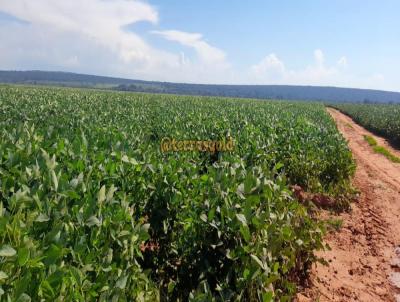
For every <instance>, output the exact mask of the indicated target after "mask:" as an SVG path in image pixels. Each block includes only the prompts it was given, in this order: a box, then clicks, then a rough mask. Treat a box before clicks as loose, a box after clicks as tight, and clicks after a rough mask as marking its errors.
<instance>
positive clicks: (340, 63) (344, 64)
mask: <svg viewBox="0 0 400 302" xmlns="http://www.w3.org/2000/svg"><path fill="white" fill-rule="evenodd" d="M337 65H338V66H339V67H340V68H347V58H346V57H345V56H343V57H341V58H340V59H339V60H338V61H337Z"/></svg>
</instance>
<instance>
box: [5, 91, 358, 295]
mask: <svg viewBox="0 0 400 302" xmlns="http://www.w3.org/2000/svg"><path fill="white" fill-rule="evenodd" d="M163 137H171V138H175V139H177V140H195V141H204V140H208V141H210V140H213V141H217V140H221V139H226V138H228V137H231V138H233V139H234V142H235V148H234V151H232V152H219V153H215V154H212V153H207V152H197V151H196V152H169V153H162V152H161V150H160V142H161V140H162V138H163ZM353 172H354V163H353V160H352V156H351V152H350V151H349V149H348V147H347V145H346V142H345V140H344V139H343V137H342V136H341V135H340V134H339V133H338V131H337V128H336V126H335V124H334V122H333V120H332V119H331V118H330V117H329V115H328V114H327V113H326V112H325V110H324V107H323V105H322V104H308V103H290V102H278V101H259V100H242V99H227V98H212V97H184V96H174V95H151V94H128V93H117V92H102V91H94V90H78V89H56V88H51V89H50V88H27V87H12V86H10V87H7V86H5V87H1V88H0V300H1V301H30V300H31V301H160V300H161V301H165V300H168V301H278V300H280V301H290V299H291V297H293V295H294V293H295V290H296V287H295V282H296V280H298V278H300V277H302V276H304V274H306V273H307V270H308V268H309V267H310V265H311V264H312V263H313V262H315V261H316V260H317V258H316V256H315V255H314V251H315V250H321V249H322V248H323V242H322V238H323V234H324V232H325V228H324V224H323V223H321V222H318V221H317V220H316V219H315V218H313V217H312V215H311V214H310V210H309V209H308V207H307V206H305V205H303V204H301V203H299V201H297V200H296V199H295V197H294V196H293V194H292V192H291V190H290V185H294V184H297V185H300V186H302V188H303V189H304V190H307V191H311V192H334V191H338V192H339V191H341V190H342V188H346V186H347V185H348V183H349V178H350V176H351V175H352V173H353Z"/></svg>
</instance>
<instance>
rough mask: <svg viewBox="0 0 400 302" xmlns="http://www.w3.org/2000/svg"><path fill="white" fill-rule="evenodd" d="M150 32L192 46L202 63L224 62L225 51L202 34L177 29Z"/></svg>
mask: <svg viewBox="0 0 400 302" xmlns="http://www.w3.org/2000/svg"><path fill="white" fill-rule="evenodd" d="M152 33H153V34H157V35H160V36H162V37H163V38H165V39H167V40H170V41H176V42H178V43H180V44H182V45H184V46H188V47H191V48H193V49H194V50H195V51H196V52H197V54H198V55H199V57H200V59H201V61H202V62H204V63H210V64H215V63H217V64H221V63H222V64H225V63H226V61H225V59H226V55H225V53H224V52H223V51H222V50H220V49H218V48H216V47H213V46H211V45H210V44H208V43H207V42H205V41H204V39H203V35H202V34H198V33H187V32H183V31H178V30H164V31H152Z"/></svg>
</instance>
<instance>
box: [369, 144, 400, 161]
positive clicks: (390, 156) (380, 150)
mask: <svg viewBox="0 0 400 302" xmlns="http://www.w3.org/2000/svg"><path fill="white" fill-rule="evenodd" d="M374 151H375V152H376V153H379V154H382V155H384V156H385V157H386V158H388V159H389V160H390V161H392V162H394V163H400V158H399V157H397V156H395V155H393V154H392V153H390V151H389V150H388V149H386V148H385V147H382V146H375V147H374Z"/></svg>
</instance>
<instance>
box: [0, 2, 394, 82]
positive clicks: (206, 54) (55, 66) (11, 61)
mask: <svg viewBox="0 0 400 302" xmlns="http://www.w3.org/2000/svg"><path fill="white" fill-rule="evenodd" d="M0 11H2V12H5V13H7V14H9V15H12V16H14V17H16V18H18V19H20V20H23V21H26V22H22V23H21V22H12V21H10V20H8V21H5V22H2V23H1V24H0V40H1V41H2V42H1V43H0V69H22V70H23V69H44V70H67V71H75V72H82V73H92V74H103V75H110V76H120V77H127V78H138V79H144V80H160V81H177V82H197V83H225V84H300V85H336V86H353V87H365V88H371V87H373V88H386V86H385V84H386V85H387V80H386V79H385V78H384V76H383V75H381V74H379V73H376V74H374V75H372V76H369V77H366V76H357V75H354V74H352V73H351V72H350V70H349V69H350V68H348V59H347V57H345V56H343V57H341V58H339V59H338V60H337V62H336V64H334V65H332V66H329V65H328V64H327V63H326V60H325V55H324V53H323V51H322V50H320V49H317V50H315V51H314V60H313V61H312V62H311V63H310V64H308V65H305V66H304V68H302V69H299V70H293V69H291V68H289V67H288V66H289V63H290V62H284V61H283V60H282V59H281V58H279V56H278V55H277V54H274V53H271V54H269V55H267V56H265V57H264V58H263V59H262V60H261V61H260V62H258V63H256V64H254V65H253V66H250V67H249V68H246V69H244V70H239V69H234V68H233V66H232V65H231V64H230V62H229V61H228V58H227V54H226V53H225V52H224V51H223V50H221V49H219V48H217V47H215V46H214V45H211V44H210V43H209V42H207V40H206V39H205V37H204V36H203V35H202V34H201V33H189V32H185V31H181V30H162V29H159V30H153V31H151V33H153V34H154V35H157V36H159V37H161V38H162V39H164V40H168V41H171V42H176V43H177V44H179V45H180V49H179V50H178V51H176V52H172V51H165V50H163V49H158V48H155V47H153V46H152V45H150V44H149V43H148V42H147V41H146V39H145V38H144V37H143V36H141V35H139V34H138V33H136V32H134V31H132V30H127V29H126V28H127V25H131V24H135V23H137V22H147V23H149V24H153V26H155V27H156V26H157V23H158V20H159V15H158V11H157V9H156V8H155V7H153V6H151V5H150V4H149V3H148V2H146V1H144V0H68V1H67V0H35V1H33V0H32V1H28V0H0ZM133 28H134V27H133ZM188 50H192V51H188ZM193 53H194V55H193ZM392 85H393V84H392ZM396 85H397V84H396Z"/></svg>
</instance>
